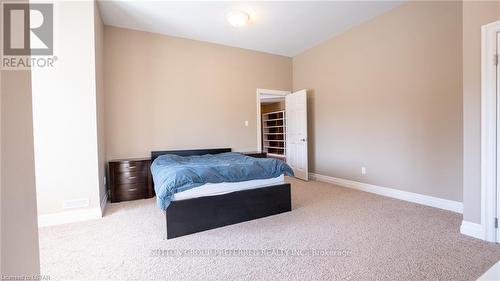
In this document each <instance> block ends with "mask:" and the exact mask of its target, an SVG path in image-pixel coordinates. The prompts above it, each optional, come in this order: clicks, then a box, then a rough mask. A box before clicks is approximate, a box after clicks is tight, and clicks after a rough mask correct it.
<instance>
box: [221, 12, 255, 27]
mask: <svg viewBox="0 0 500 281" xmlns="http://www.w3.org/2000/svg"><path fill="white" fill-rule="evenodd" d="M226 19H227V21H228V22H229V23H230V24H231V25H232V26H234V27H242V26H244V25H246V24H247V22H248V20H249V19H250V16H249V15H248V14H247V13H245V12H242V11H231V12H229V13H227V15H226Z"/></svg>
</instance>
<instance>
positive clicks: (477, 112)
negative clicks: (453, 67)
mask: <svg viewBox="0 0 500 281" xmlns="http://www.w3.org/2000/svg"><path fill="white" fill-rule="evenodd" d="M497 20H500V3H499V2H498V1H464V2H463V26H462V27H463V41H462V42H463V112H464V116H463V139H464V146H463V155H464V165H463V196H464V200H463V203H464V220H465V221H470V222H474V223H481V26H482V25H485V24H488V23H491V22H494V21H497Z"/></svg>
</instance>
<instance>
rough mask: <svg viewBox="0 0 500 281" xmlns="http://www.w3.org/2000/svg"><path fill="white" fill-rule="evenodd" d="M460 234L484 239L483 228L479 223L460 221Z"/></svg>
mask: <svg viewBox="0 0 500 281" xmlns="http://www.w3.org/2000/svg"><path fill="white" fill-rule="evenodd" d="M460 233H462V234H464V235H468V236H472V237H474V238H477V239H484V228H483V226H482V225H481V224H479V223H474V222H470V221H462V225H461V226H460Z"/></svg>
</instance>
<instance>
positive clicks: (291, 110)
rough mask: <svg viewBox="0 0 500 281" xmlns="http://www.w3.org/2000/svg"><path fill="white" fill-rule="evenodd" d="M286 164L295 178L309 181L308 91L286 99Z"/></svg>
mask: <svg viewBox="0 0 500 281" xmlns="http://www.w3.org/2000/svg"><path fill="white" fill-rule="evenodd" d="M285 112H286V162H287V163H288V165H290V167H292V169H293V172H294V173H295V177H297V178H299V179H303V180H308V176H309V175H308V173H309V169H308V161H307V91H306V90H300V91H298V92H295V93H292V94H289V95H287V96H286V97H285Z"/></svg>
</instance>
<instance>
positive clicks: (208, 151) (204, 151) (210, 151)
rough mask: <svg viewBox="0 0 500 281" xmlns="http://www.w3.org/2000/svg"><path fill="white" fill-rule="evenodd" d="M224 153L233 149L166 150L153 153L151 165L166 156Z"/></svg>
mask: <svg viewBox="0 0 500 281" xmlns="http://www.w3.org/2000/svg"><path fill="white" fill-rule="evenodd" d="M224 152H231V148H209V149H189V150H165V151H151V163H153V161H155V159H156V158H157V157H158V156H160V155H164V154H175V155H179V156H191V155H205V154H219V153H224Z"/></svg>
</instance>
